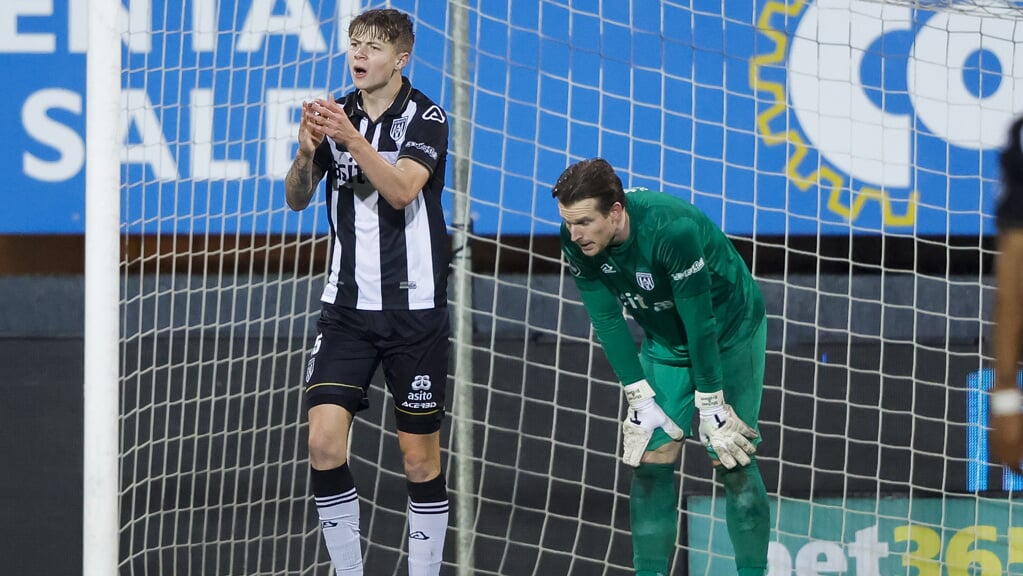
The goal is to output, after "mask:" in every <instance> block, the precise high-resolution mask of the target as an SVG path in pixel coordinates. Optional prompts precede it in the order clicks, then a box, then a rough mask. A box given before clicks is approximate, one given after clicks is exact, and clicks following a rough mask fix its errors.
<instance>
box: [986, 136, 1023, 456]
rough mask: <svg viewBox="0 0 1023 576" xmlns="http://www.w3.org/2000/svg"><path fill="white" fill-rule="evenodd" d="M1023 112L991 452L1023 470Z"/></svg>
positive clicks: (1012, 180)
mask: <svg viewBox="0 0 1023 576" xmlns="http://www.w3.org/2000/svg"><path fill="white" fill-rule="evenodd" d="M1021 141H1023V118H1019V119H1017V120H1016V121H1015V122H1013V124H1012V126H1011V127H1010V128H1009V139H1008V144H1007V145H1006V146H1005V148H1004V149H1003V150H1002V154H1001V167H1002V192H1001V195H1000V197H999V201H998V208H997V214H996V217H997V221H998V251H999V252H1000V254H999V255H998V261H997V268H996V272H995V284H996V287H997V298H996V301H995V318H994V321H995V333H994V336H995V387H994V390H992V392H991V404H990V408H991V433H990V444H991V454H992V455H993V456H994V457H995V459H996V460H997V461H999V462H1002V463H1003V464H1005V465H1007V466H1009V467H1010V468H1012V469H1013V470H1015V471H1016V472H1017V473H1023V470H1021V464H1023V411H1021V410H1023V406H1021V404H1023V402H1021V400H1023V395H1021V394H1020V390H1019V385H1018V376H1017V374H1018V373H1019V361H1020V352H1021V348H1023V142H1021Z"/></svg>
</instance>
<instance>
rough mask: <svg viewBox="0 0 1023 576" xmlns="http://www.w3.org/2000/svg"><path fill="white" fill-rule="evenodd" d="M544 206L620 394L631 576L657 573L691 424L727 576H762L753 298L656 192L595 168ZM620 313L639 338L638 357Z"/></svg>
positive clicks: (707, 223) (729, 251)
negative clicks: (729, 551)
mask: <svg viewBox="0 0 1023 576" xmlns="http://www.w3.org/2000/svg"><path fill="white" fill-rule="evenodd" d="M552 196H553V197H554V198H557V200H558V211H559V212H560V214H561V218H562V220H563V223H562V225H561V246H562V251H563V252H564V254H565V258H566V259H567V260H568V265H569V268H570V270H571V272H572V275H573V277H574V278H575V282H576V285H577V286H578V287H579V292H580V294H581V296H582V301H583V304H584V305H585V307H586V311H587V313H588V314H589V316H590V320H591V322H592V323H593V328H594V330H595V332H596V334H597V336H598V337H599V339H600V342H601V344H602V346H603V348H604V353H605V354H606V355H607V359H608V361H609V362H610V364H611V367H612V368H613V369H614V372H615V374H616V375H617V376H618V378H619V380H621V382H622V384H624V385H625V386H624V387H625V397H626V399H627V400H628V403H629V408H628V413H627V415H626V418H625V420H624V421H623V422H622V437H623V451H622V460H623V461H624V463H625V464H627V465H629V466H632V467H633V468H635V473H634V475H633V478H632V488H631V493H630V500H629V507H630V519H631V529H632V544H633V566H634V567H635V569H636V574H638V575H641V576H653V575H657V574H660V575H666V574H668V564H669V562H670V561H671V558H672V557H673V555H674V551H675V541H676V538H677V534H678V522H679V518H678V489H677V488H676V487H675V480H674V478H675V466H676V463H677V462H678V460H679V455H680V454H681V451H682V443H681V440H682V439H683V437H684V434H685V433H687V432H690V430H689V428H690V423H691V422H692V421H693V417H694V413H697V412H698V415H699V427H698V430H699V434H700V441H701V443H702V444H703V445H704V446H705V447H706V449H707V453H708V455H709V456H710V458H711V461H712V463H713V465H714V467H715V469H716V470H717V474H718V477H719V478H720V480H721V482H722V483H723V484H724V488H725V496H726V520H727V525H728V534H729V535H730V536H731V540H732V547H733V548H734V549H735V564H736V568H737V571H738V575H739V576H754V575H755V576H762V575H763V574H764V573H765V572H766V570H767V546H768V539H769V536H770V526H771V523H770V510H769V508H768V501H767V491H766V489H765V488H764V481H763V479H762V478H761V476H760V470H759V469H758V468H757V462H756V460H755V458H754V457H753V455H754V454H755V452H756V445H757V444H758V443H759V441H760V437H759V434H758V433H757V430H756V426H757V420H758V418H759V414H760V398H761V393H762V390H763V379H764V357H765V350H766V346H767V336H766V334H767V320H766V317H765V315H764V302H763V297H762V295H761V293H760V289H759V287H758V286H757V284H756V282H755V281H754V280H753V277H752V275H751V274H750V271H749V269H748V268H747V267H746V264H745V262H744V261H743V260H742V258H741V257H740V256H739V254H738V252H736V250H735V248H734V246H732V243H731V242H730V241H729V240H728V238H726V237H725V235H724V233H722V232H721V230H720V229H719V228H718V227H717V226H716V225H715V224H714V223H713V222H712V221H711V220H710V219H709V218H708V217H707V216H706V215H705V214H704V213H703V212H701V211H700V210H699V209H697V208H696V207H694V206H693V205H692V204H690V203H688V202H686V201H684V200H682V199H680V198H677V197H675V196H671V195H669V194H665V193H661V192H652V191H648V190H643V189H636V190H631V191H629V192H628V193H626V192H625V190H623V189H622V182H621V180H620V179H619V178H618V176H617V175H616V174H615V171H614V169H613V168H612V167H611V165H610V164H608V163H607V162H606V161H605V160H602V159H600V158H596V159H591V160H584V161H582V162H579V163H577V164H573V165H571V166H569V167H568V168H567V169H566V170H565V171H564V172H563V173H562V174H561V176H560V177H559V178H558V182H557V184H555V186H554V190H553V191H552ZM623 308H624V309H625V311H627V312H628V313H629V314H630V315H631V316H632V317H633V318H634V319H635V320H636V322H637V323H638V324H639V326H640V327H641V328H642V329H643V333H644V338H643V342H642V345H641V346H640V350H639V354H637V353H636V352H637V351H636V345H635V343H634V341H633V339H632V334H631V332H630V330H629V327H628V324H627V322H626V320H625V317H624V316H623V314H622V309H623Z"/></svg>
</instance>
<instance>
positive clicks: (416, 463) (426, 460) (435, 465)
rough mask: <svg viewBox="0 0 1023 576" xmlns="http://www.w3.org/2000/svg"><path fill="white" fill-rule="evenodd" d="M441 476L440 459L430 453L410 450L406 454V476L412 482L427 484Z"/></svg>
mask: <svg viewBox="0 0 1023 576" xmlns="http://www.w3.org/2000/svg"><path fill="white" fill-rule="evenodd" d="M438 474H440V458H435V457H433V456H432V455H431V454H430V453H428V451H425V450H424V451H418V450H409V451H406V452H405V476H406V477H407V478H408V479H409V481H410V482H426V481H427V480H432V479H434V478H436V477H437V475H438Z"/></svg>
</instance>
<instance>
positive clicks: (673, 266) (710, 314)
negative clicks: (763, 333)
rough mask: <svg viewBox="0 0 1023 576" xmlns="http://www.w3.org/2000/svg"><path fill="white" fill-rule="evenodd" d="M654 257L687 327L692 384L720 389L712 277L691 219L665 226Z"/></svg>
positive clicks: (719, 352) (702, 388)
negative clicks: (665, 275) (668, 279)
mask: <svg viewBox="0 0 1023 576" xmlns="http://www.w3.org/2000/svg"><path fill="white" fill-rule="evenodd" d="M656 258H657V261H658V262H659V263H660V265H661V266H662V267H663V268H664V270H665V272H666V273H667V274H669V275H670V276H671V279H672V283H671V289H672V291H673V292H674V295H675V309H676V310H678V314H679V317H680V318H681V319H682V325H683V327H684V328H685V331H686V337H687V339H688V343H687V347H688V348H689V360H690V362H692V365H693V369H692V377H693V384H694V385H695V386H696V389H697V390H699V391H700V392H717V391H718V390H721V385H722V378H723V375H722V368H721V350H720V349H719V348H718V324H717V318H716V317H715V315H714V302H713V299H712V298H711V277H710V272H709V271H708V269H707V262H706V259H705V256H704V253H703V241H702V240H701V238H700V235H699V233H698V232H697V229H696V224H695V223H694V222H693V221H692V220H679V221H678V222H675V223H674V224H673V225H672V226H669V227H667V228H665V230H664V231H663V232H662V236H661V238H660V239H659V243H658V245H657V248H656Z"/></svg>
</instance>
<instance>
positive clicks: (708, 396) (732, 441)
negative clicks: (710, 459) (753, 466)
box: [696, 390, 758, 468]
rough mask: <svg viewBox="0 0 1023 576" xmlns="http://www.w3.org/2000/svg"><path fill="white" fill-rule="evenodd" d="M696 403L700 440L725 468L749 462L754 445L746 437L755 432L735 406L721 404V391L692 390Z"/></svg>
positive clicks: (723, 396) (750, 437)
mask: <svg viewBox="0 0 1023 576" xmlns="http://www.w3.org/2000/svg"><path fill="white" fill-rule="evenodd" d="M696 407H697V408H698V409H699V410H700V441H701V442H703V445H704V446H706V447H708V448H710V449H712V450H714V452H716V453H717V455H718V460H720V461H721V464H723V465H724V466H725V468H735V466H736V465H737V464H738V465H741V466H745V465H747V464H749V463H750V456H751V455H752V454H754V453H755V452H756V451H757V447H756V446H754V445H753V442H750V440H753V439H755V438H756V437H757V436H758V434H757V433H756V431H755V430H753V429H752V428H750V427H749V426H748V425H747V424H746V423H745V422H743V421H742V419H741V418H739V417H738V416H736V415H735V410H732V407H731V406H729V405H728V404H725V395H724V393H723V392H721V391H720V390H719V391H717V392H709V393H705V392H699V391H698V392H696Z"/></svg>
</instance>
